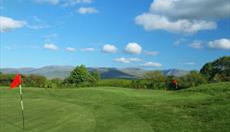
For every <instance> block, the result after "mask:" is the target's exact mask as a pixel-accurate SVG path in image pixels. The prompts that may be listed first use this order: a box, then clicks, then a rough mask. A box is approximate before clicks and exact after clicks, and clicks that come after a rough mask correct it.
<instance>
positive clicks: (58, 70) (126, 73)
mask: <svg viewBox="0 0 230 132" xmlns="http://www.w3.org/2000/svg"><path fill="white" fill-rule="evenodd" d="M73 69H74V66H55V65H53V66H45V67H41V68H32V67H29V68H1V69H0V72H2V73H8V74H13V73H21V74H36V75H43V76H45V77H47V78H49V79H52V78H62V79H63V78H65V77H67V76H69V74H70V72H71V71H72V70H73ZM88 70H89V72H92V71H94V70H98V71H99V72H100V74H101V78H103V79H109V78H124V79H135V78H140V77H141V76H142V75H143V74H144V73H145V72H147V71H148V70H144V69H141V68H122V69H118V68H108V67H89V68H88ZM162 73H163V74H164V75H166V76H170V75H173V76H183V75H185V74H187V73H189V71H186V70H180V69H168V70H162Z"/></svg>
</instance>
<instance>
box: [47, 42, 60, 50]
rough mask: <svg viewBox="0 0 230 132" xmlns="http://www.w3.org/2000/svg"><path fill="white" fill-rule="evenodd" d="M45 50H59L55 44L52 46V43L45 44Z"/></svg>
mask: <svg viewBox="0 0 230 132" xmlns="http://www.w3.org/2000/svg"><path fill="white" fill-rule="evenodd" d="M44 48H45V49H49V50H58V47H57V46H56V45H55V44H52V43H47V44H44Z"/></svg>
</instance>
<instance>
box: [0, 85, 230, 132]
mask: <svg viewBox="0 0 230 132" xmlns="http://www.w3.org/2000/svg"><path fill="white" fill-rule="evenodd" d="M23 92H24V93H23V100H24V114H25V129H24V130H23V129H22V117H21V108H20V95H19V89H13V90H11V91H8V88H7V87H1V88H0V107H1V108H0V128H1V130H0V131H1V132H22V131H28V132H64V131H68V132H170V131H176V132H182V131H183V132H190V131H196V132H201V131H202V132H227V131H229V130H230V83H229V82H223V83H213V84H206V85H200V86H198V87H193V88H188V89H185V90H177V91H169V90H143V89H128V88H115V87H92V88H71V89H68V88H67V89H45V88H29V87H23Z"/></svg>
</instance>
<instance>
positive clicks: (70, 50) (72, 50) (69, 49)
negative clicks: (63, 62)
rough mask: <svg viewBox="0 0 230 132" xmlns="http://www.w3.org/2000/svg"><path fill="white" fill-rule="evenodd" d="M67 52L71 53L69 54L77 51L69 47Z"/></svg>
mask: <svg viewBox="0 0 230 132" xmlns="http://www.w3.org/2000/svg"><path fill="white" fill-rule="evenodd" d="M65 50H66V51H69V52H75V51H76V49H75V48H72V47H67V48H66V49H65Z"/></svg>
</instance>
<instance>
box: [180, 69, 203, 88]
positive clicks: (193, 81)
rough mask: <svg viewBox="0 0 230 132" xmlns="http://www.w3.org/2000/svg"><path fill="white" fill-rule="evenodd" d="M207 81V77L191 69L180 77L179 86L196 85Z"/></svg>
mask: <svg viewBox="0 0 230 132" xmlns="http://www.w3.org/2000/svg"><path fill="white" fill-rule="evenodd" d="M205 83H207V80H206V78H205V77H204V76H203V75H201V74H200V73H198V72H196V71H191V72H190V73H189V74H187V75H185V76H182V77H180V78H179V79H178V86H179V88H189V87H195V86H198V85H201V84H205Z"/></svg>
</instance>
